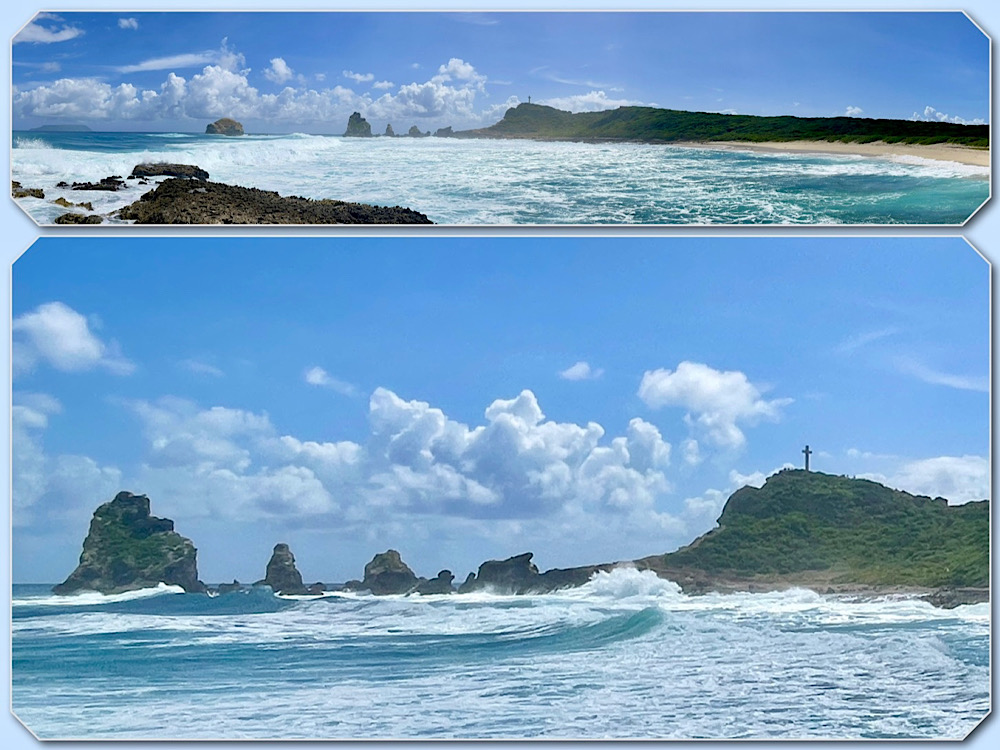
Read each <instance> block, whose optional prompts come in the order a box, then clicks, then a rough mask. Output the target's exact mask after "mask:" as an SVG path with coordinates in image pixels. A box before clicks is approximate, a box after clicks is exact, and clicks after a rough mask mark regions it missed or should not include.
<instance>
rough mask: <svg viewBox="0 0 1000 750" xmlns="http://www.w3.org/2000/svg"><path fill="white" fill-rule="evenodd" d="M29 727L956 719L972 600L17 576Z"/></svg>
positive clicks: (975, 609) (538, 729)
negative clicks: (99, 582) (81, 585)
mask: <svg viewBox="0 0 1000 750" xmlns="http://www.w3.org/2000/svg"><path fill="white" fill-rule="evenodd" d="M12 609H13V633H12V637H13V669H12V672H13V685H12V689H13V698H12V704H13V710H14V713H15V714H16V715H17V716H18V717H20V719H21V720H22V721H23V722H24V723H25V724H27V726H28V727H30V728H31V730H32V731H33V732H35V733H36V734H37V735H38V736H39V737H41V738H46V739H55V738H85V739H140V738H141V739H146V738H149V739H153V738H157V739H163V738H173V739H195V738H213V739H222V738H225V739H250V738H264V739H279V738H280V739H290V738H314V739H327V738H330V739H332V738H365V739H368V738H379V739H430V738H507V739H509V738H570V739H579V738H937V739H945V738H949V739H950V738H961V737H963V736H965V735H966V734H967V733H968V732H969V731H970V730H971V729H972V728H973V727H975V726H976V724H977V723H978V722H979V720H980V719H981V718H982V717H983V716H984V715H985V714H986V713H987V712H988V710H989V638H990V633H989V604H977V605H967V606H962V607H958V608H956V609H953V610H943V609H936V608H934V607H932V606H931V605H929V604H927V603H925V602H921V601H919V600H916V599H906V598H900V597H896V598H890V597H885V598H881V599H873V600H860V599H856V598H855V599H852V598H850V597H843V596H841V597H835V596H821V595H819V594H816V593H813V592H811V591H805V590H792V591H787V592H781V593H767V594H729V595H721V594H710V595H704V596H686V595H684V594H682V593H680V591H679V589H678V587H677V586H676V585H675V584H673V583H672V582H670V581H665V580H661V579H659V578H656V576H655V575H653V574H652V573H651V572H648V571H647V572H642V573H640V572H638V571H636V570H628V569H626V570H615V571H612V572H611V573H600V574H597V575H596V576H595V578H593V579H592V580H591V582H590V583H588V584H586V585H585V586H582V587H580V588H578V589H572V590H567V591H564V592H559V593H555V594H547V595H539V596H503V595H498V594H488V593H476V594H468V595H454V596H427V597H419V596H410V597H407V596H388V597H373V596H368V595H363V594H328V595H326V596H324V597H323V598H294V597H277V596H274V595H273V594H272V593H271V592H270V590H269V589H263V588H260V589H255V590H250V591H246V592H235V593H230V594H225V595H221V596H214V597H209V596H207V595H203V594H185V593H183V592H181V591H180V590H179V589H177V588H176V587H166V586H162V585H161V587H160V588H159V589H153V590H146V591H138V592H130V593H127V594H121V595H117V596H102V595H100V594H82V595H78V596H72V597H59V596H54V595H52V594H51V593H50V592H49V589H48V587H47V586H37V585H15V586H14V587H13V607H12Z"/></svg>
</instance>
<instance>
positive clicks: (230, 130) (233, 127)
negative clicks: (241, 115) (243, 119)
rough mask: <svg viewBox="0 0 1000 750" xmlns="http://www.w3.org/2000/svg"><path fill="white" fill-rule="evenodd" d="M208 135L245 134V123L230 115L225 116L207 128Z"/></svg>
mask: <svg viewBox="0 0 1000 750" xmlns="http://www.w3.org/2000/svg"><path fill="white" fill-rule="evenodd" d="M205 133H206V134H208V135H243V124H242V123H239V122H236V120H234V119H232V118H230V117H223V118H222V119H221V120H216V121H215V122H213V123H210V124H209V125H208V127H206V128H205Z"/></svg>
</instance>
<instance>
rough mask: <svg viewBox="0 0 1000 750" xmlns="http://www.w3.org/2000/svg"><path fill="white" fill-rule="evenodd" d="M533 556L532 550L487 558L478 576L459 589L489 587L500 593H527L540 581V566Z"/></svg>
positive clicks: (471, 589)
mask: <svg viewBox="0 0 1000 750" xmlns="http://www.w3.org/2000/svg"><path fill="white" fill-rule="evenodd" d="M532 556H533V555H532V553H531V552H525V553H523V554H520V555H514V557H508V558H507V559H506V560H487V561H486V562H484V563H483V564H482V565H480V566H479V573H478V575H476V578H475V579H474V580H466V582H465V583H463V584H462V588H461V589H460V590H459V591H460V592H463V591H476V590H477V589H483V588H487V587H488V588H490V589H493V590H494V591H497V592H500V593H507V594H524V593H527V592H528V591H530V590H532V589H533V588H536V587H537V586H538V585H539V583H540V581H539V575H538V568H537V567H536V566H535V564H534V563H533V562H531V558H532Z"/></svg>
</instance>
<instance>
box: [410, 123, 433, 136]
mask: <svg viewBox="0 0 1000 750" xmlns="http://www.w3.org/2000/svg"><path fill="white" fill-rule="evenodd" d="M406 134H407V135H408V136H409V137H410V138H423V137H424V136H425V135H430V133H421V132H420V128H418V127H417V126H416V125H411V126H410V129H409V130H407V131H406Z"/></svg>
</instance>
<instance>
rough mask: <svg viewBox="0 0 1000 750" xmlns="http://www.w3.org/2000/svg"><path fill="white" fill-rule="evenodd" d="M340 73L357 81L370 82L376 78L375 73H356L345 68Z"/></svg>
mask: <svg viewBox="0 0 1000 750" xmlns="http://www.w3.org/2000/svg"><path fill="white" fill-rule="evenodd" d="M340 74H341V75H342V76H343V77H344V78H350V79H351V80H352V81H354V82H355V83H368V82H369V81H374V80H375V74H374V73H355V72H354V71H353V70H344V71H341V73H340Z"/></svg>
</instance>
